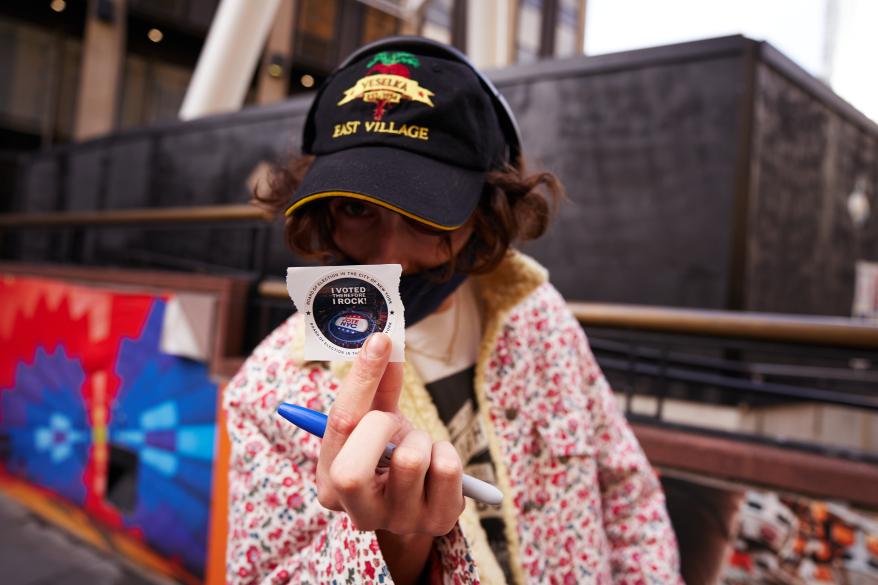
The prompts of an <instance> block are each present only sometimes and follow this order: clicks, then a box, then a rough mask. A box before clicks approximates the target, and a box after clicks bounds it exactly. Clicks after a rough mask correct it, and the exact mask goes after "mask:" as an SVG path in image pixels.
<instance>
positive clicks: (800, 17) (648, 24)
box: [585, 0, 878, 121]
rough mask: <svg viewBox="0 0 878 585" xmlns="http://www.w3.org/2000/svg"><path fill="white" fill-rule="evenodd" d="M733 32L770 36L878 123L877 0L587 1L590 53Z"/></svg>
mask: <svg viewBox="0 0 878 585" xmlns="http://www.w3.org/2000/svg"><path fill="white" fill-rule="evenodd" d="M833 15H835V18H836V22H837V26H835V27H833V26H832V25H831V22H832V18H833ZM657 23H659V24H658V25H657ZM833 30H834V31H835V38H836V39H837V42H836V44H835V48H834V51H831V52H830V54H831V58H828V57H827V48H826V47H827V44H826V40H827V38H828V35H830V37H831V35H832V33H833ZM731 34H743V35H744V36H746V37H749V38H751V39H754V40H765V41H768V42H770V43H771V44H772V45H774V47H776V48H777V49H779V50H780V51H781V52H782V53H784V54H785V55H786V56H787V57H789V58H790V59H792V60H793V61H795V62H796V63H798V64H799V65H801V66H802V67H803V68H804V69H806V70H807V71H808V72H810V73H811V74H813V75H815V76H817V77H820V78H824V79H825V78H826V76H827V73H828V74H829V75H830V78H829V81H830V85H832V87H833V89H834V90H835V92H836V93H838V94H839V95H840V96H841V97H843V98H844V99H845V100H847V101H848V102H849V103H851V104H852V105H853V106H854V107H856V108H857V109H859V110H860V111H861V112H863V113H864V114H866V115H867V116H869V117H870V118H872V119H873V120H876V121H878V66H876V65H878V0H588V1H587V13H586V30H585V52H586V54H588V55H599V54H602V53H613V52H617V51H626V50H630V49H640V48H644V47H654V46H658V45H668V44H673V43H680V42H685V41H691V40H696V39H705V38H711V37H718V36H725V35H731Z"/></svg>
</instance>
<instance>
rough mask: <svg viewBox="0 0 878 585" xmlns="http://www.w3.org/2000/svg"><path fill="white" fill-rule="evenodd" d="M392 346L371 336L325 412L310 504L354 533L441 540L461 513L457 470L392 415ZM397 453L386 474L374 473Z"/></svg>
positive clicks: (446, 450) (449, 455) (395, 373)
mask: <svg viewBox="0 0 878 585" xmlns="http://www.w3.org/2000/svg"><path fill="white" fill-rule="evenodd" d="M390 349H391V341H390V338H389V337H388V336H387V335H385V334H383V333H377V334H374V335H372V336H371V337H370V338H369V339H368V341H367V342H366V344H365V345H364V346H363V349H362V350H361V351H360V354H359V355H358V356H357V359H356V360H355V361H354V364H353V367H352V368H351V371H350V373H349V374H348V376H347V377H346V378H345V380H344V382H343V383H342V387H341V390H340V391H339V394H338V397H337V398H336V400H335V404H334V405H333V406H332V408H331V409H330V411H329V420H328V421H327V425H326V431H325V432H324V435H323V441H322V443H321V447H320V458H319V460H318V463H317V499H318V500H319V501H320V503H321V504H322V505H323V506H324V507H326V508H329V509H331V510H336V511H341V510H344V511H345V512H347V514H348V516H350V518H351V520H353V522H354V524H355V525H356V526H357V528H358V529H361V530H386V531H389V532H392V533H394V534H398V535H406V534H422V535H430V536H440V535H443V534H447V533H448V532H449V531H450V530H451V529H452V528H453V527H454V524H455V522H457V519H458V517H459V516H460V514H461V512H463V508H464V500H463V488H462V485H461V477H462V473H463V472H462V467H463V466H462V464H461V461H460V457H459V456H458V454H457V451H456V450H455V449H454V447H453V446H452V445H451V443H449V442H448V441H439V442H436V443H433V441H432V440H431V439H430V437H429V435H427V433H425V432H423V431H420V430H417V429H413V428H412V426H411V424H410V423H409V422H408V421H407V420H406V419H405V417H403V416H402V414H401V413H400V412H399V406H398V401H399V394H400V391H401V389H402V365H401V364H398V363H392V364H388V359H389V357H390ZM388 442H394V443H396V445H397V448H396V450H395V451H394V453H393V457H392V458H391V461H390V467H389V468H388V469H387V471H386V472H379V473H376V470H375V467H376V465H377V464H378V461H379V459H380V458H381V455H382V453H383V452H384V448H385V446H386V445H387V443H388Z"/></svg>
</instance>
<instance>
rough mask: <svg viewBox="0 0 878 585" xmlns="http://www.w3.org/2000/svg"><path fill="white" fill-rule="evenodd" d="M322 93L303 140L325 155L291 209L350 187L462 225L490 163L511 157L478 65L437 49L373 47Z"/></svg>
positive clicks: (435, 221)
mask: <svg viewBox="0 0 878 585" xmlns="http://www.w3.org/2000/svg"><path fill="white" fill-rule="evenodd" d="M315 100H316V101H315V103H314V104H313V105H312V108H311V111H310V113H309V116H310V117H311V119H310V120H309V122H310V123H311V128H310V131H306V141H305V144H303V150H304V151H305V152H308V153H311V154H314V155H315V159H314V162H313V163H312V165H311V168H310V169H309V171H308V173H307V174H306V175H305V177H304V179H303V181H302V183H301V184H300V185H299V188H298V189H297V190H296V192H295V194H294V195H293V200H292V202H291V204H290V206H289V207H288V208H287V210H286V214H287V215H291V214H293V213H294V212H296V211H297V210H299V209H301V208H302V207H303V206H305V205H307V204H309V203H311V202H313V201H317V200H320V199H325V198H329V197H348V198H353V199H358V200H362V201H367V202H370V203H374V204H376V205H380V206H383V207H385V208H388V209H391V210H393V211H396V212H398V213H401V214H402V215H405V216H407V217H410V218H412V219H415V220H418V221H420V222H422V223H424V224H426V225H428V226H431V227H434V228H438V229H443V230H452V229H456V228H458V227H460V226H461V225H463V224H464V223H465V222H466V221H467V219H468V218H469V217H470V215H471V214H472V212H473V211H474V210H475V208H476V206H477V205H478V202H479V198H480V197H481V193H482V189H483V186H484V183H485V176H486V173H487V172H488V171H490V170H492V169H494V168H496V167H498V166H499V165H500V164H501V163H502V162H503V161H504V160H505V152H506V146H507V145H506V140H505V138H504V135H503V131H502V130H501V126H500V122H499V121H498V119H497V113H496V111H495V108H494V105H493V103H492V101H491V97H490V95H489V94H488V93H487V92H486V91H485V88H484V87H483V86H482V84H481V83H480V80H479V77H478V75H477V74H476V72H475V71H473V69H472V68H471V67H470V66H469V65H468V64H466V63H463V62H461V61H459V60H456V59H454V58H453V57H450V56H449V57H447V58H446V57H445V56H443V55H442V54H437V53H436V52H435V51H431V52H428V51H418V49H417V46H416V45H415V46H413V47H412V48H408V47H406V50H398V48H394V49H393V50H381V49H377V50H375V51H374V52H368V53H366V54H364V55H362V56H361V57H360V58H357V59H355V60H354V61H352V62H351V63H349V64H347V65H345V66H343V67H342V68H340V69H338V70H337V71H335V72H334V73H333V74H332V75H331V76H330V77H329V79H328V80H327V81H326V83H325V84H324V85H323V87H322V88H321V90H320V92H319V93H318V94H317V96H316V98H315ZM306 127H307V125H306ZM309 133H310V134H311V136H308V134H309Z"/></svg>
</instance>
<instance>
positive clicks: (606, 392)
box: [575, 323, 682, 585]
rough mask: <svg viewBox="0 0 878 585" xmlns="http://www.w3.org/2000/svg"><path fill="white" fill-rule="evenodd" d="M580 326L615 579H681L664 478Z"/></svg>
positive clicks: (581, 359)
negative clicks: (629, 423)
mask: <svg viewBox="0 0 878 585" xmlns="http://www.w3.org/2000/svg"><path fill="white" fill-rule="evenodd" d="M575 328H576V330H577V331H578V337H579V339H580V342H581V343H579V344H578V345H579V353H580V355H579V356H578V360H577V361H578V363H579V364H580V365H581V368H582V371H581V375H582V383H583V384H584V386H585V391H586V394H587V395H588V396H589V403H590V404H591V406H592V408H591V422H592V425H593V426H592V429H593V431H592V440H593V441H594V446H595V453H596V457H597V464H598V479H599V483H600V490H601V502H602V509H603V521H604V531H605V533H606V536H607V541H608V543H609V545H610V547H611V550H612V553H611V559H610V564H611V569H612V571H613V578H614V581H615V582H616V583H619V584H634V583H654V584H656V585H658V584H661V585H665V584H669V583H682V580H681V578H680V574H679V557H678V552H677V543H676V538H675V536H674V531H673V528H672V526H671V522H670V519H669V518H668V513H667V508H666V507H665V496H664V493H663V491H662V488H661V483H660V482H659V479H658V477H657V475H656V473H655V471H654V470H653V469H652V467H651V466H650V464H649V462H648V461H647V459H646V455H645V454H644V453H643V450H642V449H641V447H640V444H639V443H638V442H637V439H636V438H635V436H634V433H633V431H632V430H631V427H630V426H629V425H628V422H627V421H626V419H625V416H624V414H623V413H622V412H621V411H620V410H619V408H618V406H617V404H616V400H615V397H614V395H613V392H612V390H611V388H610V385H609V383H608V382H607V380H606V378H605V377H604V375H603V373H602V372H601V369H600V367H599V366H598V364H597V362H596V361H595V358H594V355H593V354H592V352H591V349H590V347H589V346H588V341H587V339H586V338H585V335H584V334H583V333H582V329H581V327H580V326H579V324H578V323H576V325H575Z"/></svg>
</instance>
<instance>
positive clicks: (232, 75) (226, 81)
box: [180, 0, 280, 120]
mask: <svg viewBox="0 0 878 585" xmlns="http://www.w3.org/2000/svg"><path fill="white" fill-rule="evenodd" d="M279 5H280V0H222V2H220V5H219V7H218V8H217V11H216V15H215V16H214V17H213V22H212V23H211V25H210V32H209V33H208V35H207V40H206V41H205V42H204V48H202V49H201V55H200V56H199V57H198V65H197V66H196V67H195V73H194V74H193V75H192V81H190V82H189V88H188V89H187V90H186V97H185V98H184V99H183V106H182V107H181V108H180V118H181V119H183V120H191V119H193V118H198V117H201V116H206V115H208V114H216V113H219V112H233V111H235V110H239V109H240V108H241V105H242V104H243V103H244V96H245V95H246V94H247V87H248V86H249V84H250V80H251V78H252V77H253V71H254V70H255V68H256V63H257V62H258V61H259V56H260V55H261V53H262V48H263V47H264V46H265V41H266V39H267V38H268V33H269V31H270V29H271V25H272V22H273V20H274V16H275V14H276V13H277V8H278V6H279Z"/></svg>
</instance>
